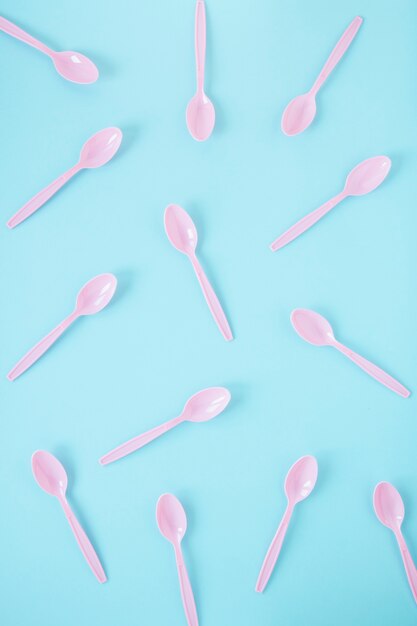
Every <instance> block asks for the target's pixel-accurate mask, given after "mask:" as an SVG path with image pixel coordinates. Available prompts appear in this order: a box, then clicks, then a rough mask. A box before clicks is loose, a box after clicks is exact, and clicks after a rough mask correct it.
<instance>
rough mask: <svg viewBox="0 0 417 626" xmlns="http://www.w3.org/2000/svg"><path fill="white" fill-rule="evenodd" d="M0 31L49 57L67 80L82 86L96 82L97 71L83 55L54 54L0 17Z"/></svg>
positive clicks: (73, 53) (74, 53) (71, 53)
mask: <svg viewBox="0 0 417 626" xmlns="http://www.w3.org/2000/svg"><path fill="white" fill-rule="evenodd" d="M0 30H3V31H4V32H5V33H7V34H8V35H11V36H12V37H15V38H16V39H20V41H23V42H24V43H27V44H28V45H29V46H32V47H33V48H36V49H37V50H40V51H41V52H43V53H44V54H46V55H47V56H49V57H50V58H51V59H52V61H53V64H54V65H55V69H56V70H57V72H58V73H59V74H61V76H63V77H64V78H66V79H67V80H70V81H72V82H73V83H83V84H87V83H94V82H95V81H96V80H97V78H98V69H97V68H96V66H95V65H94V63H93V62H92V61H90V59H88V58H87V57H86V56H84V55H83V54H80V53H79V52H72V51H68V52H55V51H54V50H51V48H48V46H45V44H43V43H42V42H41V41H39V40H38V39H35V38H34V37H32V36H31V35H29V34H28V33H26V32H25V31H24V30H22V29H21V28H19V27H18V26H16V25H15V24H13V23H12V22H9V20H6V19H5V18H4V17H0Z"/></svg>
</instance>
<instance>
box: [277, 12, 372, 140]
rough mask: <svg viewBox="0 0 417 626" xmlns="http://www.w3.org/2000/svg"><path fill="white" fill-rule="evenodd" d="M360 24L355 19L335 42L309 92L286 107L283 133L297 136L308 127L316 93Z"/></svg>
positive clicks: (360, 19) (359, 20)
mask: <svg viewBox="0 0 417 626" xmlns="http://www.w3.org/2000/svg"><path fill="white" fill-rule="evenodd" d="M362 22H363V20H362V18H361V17H359V16H357V17H355V19H354V20H353V21H352V22H351V23H350V24H349V26H348V27H347V29H346V30H345V32H344V33H343V35H342V37H341V38H340V39H339V41H338V42H337V44H336V46H335V48H334V49H333V51H332V53H331V55H330V56H329V58H328V60H327V61H326V63H325V65H324V67H323V69H322V71H321V72H320V74H319V77H318V78H317V80H316V82H315V83H314V85H313V86H312V88H311V89H310V91H308V92H307V93H304V94H302V95H301V96H297V97H296V98H294V99H293V100H291V102H290V103H289V104H288V105H287V107H286V109H285V111H284V113H283V115H282V120H281V128H282V132H283V133H285V134H286V135H298V133H302V132H303V130H305V129H306V128H308V126H310V124H311V122H312V121H313V119H314V117H315V115H316V95H317V92H318V90H319V89H320V87H321V86H322V85H323V83H324V81H325V80H326V78H327V77H328V76H329V74H330V73H331V72H332V71H333V70H334V68H335V67H336V65H337V64H338V63H339V61H340V59H341V58H342V57H343V55H344V54H345V52H346V50H347V49H348V48H349V46H350V44H351V43H352V41H353V39H354V37H355V35H356V33H357V32H358V30H359V28H360V26H361V24H362Z"/></svg>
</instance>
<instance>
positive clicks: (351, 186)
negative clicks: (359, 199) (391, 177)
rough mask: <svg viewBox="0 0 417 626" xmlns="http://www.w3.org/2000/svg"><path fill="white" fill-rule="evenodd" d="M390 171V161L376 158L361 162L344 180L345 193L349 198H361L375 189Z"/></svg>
mask: <svg viewBox="0 0 417 626" xmlns="http://www.w3.org/2000/svg"><path fill="white" fill-rule="evenodd" d="M390 169H391V159H389V158H388V157H387V156H376V157H372V158H371V159H366V161H362V163H359V165H357V166H356V167H354V168H353V170H352V171H351V172H350V174H349V176H348V177H347V179H346V185H345V191H346V192H347V193H348V194H349V195H350V196H362V195H363V194H365V193H369V192H370V191H373V190H374V189H376V188H377V187H378V186H379V185H380V184H381V183H382V182H383V181H384V180H385V178H386V176H387V175H388V172H389V171H390Z"/></svg>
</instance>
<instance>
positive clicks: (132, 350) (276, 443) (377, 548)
mask: <svg viewBox="0 0 417 626" xmlns="http://www.w3.org/2000/svg"><path fill="white" fill-rule="evenodd" d="M194 6H195V5H194V1H193V0H186V1H185V0H182V2H174V1H170V2H169V1H168V0H164V1H162V2H154V1H152V0H146V1H145V0H142V2H139V3H134V2H132V1H131V0H119V1H118V2H117V3H112V2H107V3H106V2H99V0H90V1H89V2H85V1H83V0H71V2H67V3H62V2H54V3H53V2H51V1H50V0H38V1H37V2H36V3H35V2H33V1H32V0H13V1H12V0H6V1H5V2H4V3H3V5H2V12H3V14H4V15H5V16H6V17H7V18H9V19H10V20H13V21H15V22H16V23H17V24H19V25H20V26H22V27H23V28H26V29H27V30H28V31H29V32H31V33H32V34H33V35H35V36H38V37H39V38H40V39H42V40H44V41H45V43H47V44H49V45H51V46H52V47H57V48H58V49H75V50H79V51H80V52H83V53H85V54H87V55H89V56H90V57H91V58H92V59H93V60H94V61H95V62H96V63H97V65H98V67H99V69H100V72H101V75H100V79H99V81H98V82H97V83H96V84H95V85H92V86H78V85H74V84H71V83H68V82H66V81H65V80H63V79H62V78H61V77H60V76H59V75H58V74H57V73H56V72H55V71H54V68H53V66H52V64H51V63H50V61H49V60H48V59H47V58H46V57H44V56H43V55H42V54H40V53H38V52H36V51H35V50H33V49H31V48H29V47H28V46H25V45H24V44H22V43H21V42H18V41H17V40H14V39H12V38H10V37H8V36H7V35H5V34H3V33H0V57H1V58H2V63H1V81H2V90H1V96H0V101H1V104H0V109H1V117H2V142H1V148H0V154H1V157H0V158H1V171H2V186H1V188H2V189H1V195H2V202H1V206H2V220H3V223H4V224H5V223H6V221H7V219H8V218H9V217H10V216H11V215H12V214H13V213H14V212H15V211H16V210H17V209H18V208H20V206H22V204H24V203H25V202H26V201H27V200H28V199H29V198H30V197H31V196H32V195H34V194H35V193H36V192H38V191H39V190H40V189H42V187H43V186H45V185H46V184H48V183H49V182H51V181H52V180H53V179H54V178H55V177H56V176H58V175H59V174H61V173H62V172H64V171H65V170H66V169H68V168H69V167H70V166H72V165H73V164H74V163H75V162H76V160H77V158H78V154H79V150H80V148H81V146H82V144H83V143H84V141H85V140H86V139H87V138H88V137H89V136H90V135H92V134H93V133H94V132H96V131H97V130H99V129H101V128H103V127H105V126H112V125H117V126H120V127H121V128H122V130H123V132H124V141H123V144H122V147H121V150H120V152H119V154H118V155H117V157H116V158H115V159H114V161H112V162H111V163H109V164H108V165H106V166H105V167H103V168H102V169H100V170H96V171H87V172H83V173H81V174H79V175H78V176H77V177H76V178H75V179H74V180H73V181H71V183H70V184H68V185H67V186H66V187H65V188H64V189H62V190H61V192H60V193H59V194H58V195H57V196H56V197H54V198H53V199H52V200H51V201H50V202H48V204H46V205H45V206H44V207H43V208H42V209H41V210H40V211H38V213H37V214H36V215H34V216H33V217H31V219H30V220H28V221H27V222H25V223H24V224H22V225H21V226H19V227H18V228H16V229H15V230H13V231H9V230H8V229H7V228H6V226H5V225H4V226H3V229H2V231H1V276H2V306H1V308H0V315H1V318H0V323H1V328H2V330H3V332H2V350H1V360H0V363H1V377H0V396H1V398H2V418H1V430H0V437H1V441H2V454H1V478H0V480H1V485H0V487H1V491H0V493H1V506H2V511H3V512H2V515H1V517H0V520H1V522H0V524H1V527H0V554H1V562H2V565H1V567H0V590H1V597H2V601H1V605H2V608H1V610H0V613H1V620H0V621H1V623H2V624H4V626H23V625H24V624H25V625H28V626H29V625H30V626H57V625H58V624H59V626H70V625H71V626H73V625H74V624H77V626H92V625H99V626H110V625H111V626H113V625H114V624H117V625H118V626H138V625H139V624H140V625H143V626H166V625H168V624H169V625H170V626H172V625H177V624H178V625H179V626H181V625H184V624H185V618H184V615H183V610H182V605H181V599H180V594H179V589H178V584H177V577H176V571H175V562H174V554H173V551H172V548H171V546H170V545H169V544H168V543H167V542H166V541H165V540H164V539H163V538H162V537H161V535H160V534H159V532H158V530H157V527H156V524H155V504H156V501H157V498H158V496H159V495H160V494H161V493H163V492H166V491H171V492H173V493H175V494H176V495H177V496H178V497H179V498H180V499H181V501H182V502H183V504H184V507H185V509H186V511H187V515H188V532H187V535H186V538H185V540H184V543H183V547H184V554H185V559H186V562H187V564H188V566H189V574H190V579H191V581H192V584H193V587H194V591H195V597H196V602H197V606H198V611H199V616H200V623H201V626H208V625H210V624H211V625H216V626H231V625H233V626H234V625H236V626H258V625H260V626H275V625H276V624H282V625H285V626H304V625H305V624H309V626H334V625H335V624H338V625H340V626H343V625H346V626H347V625H349V626H350V625H351V624H361V626H368V625H369V626H371V625H374V624H378V625H379V626H392V625H393V624H401V626H408V625H411V624H414V623H415V620H416V607H415V603H414V600H413V597H412V595H411V592H410V590H409V588H408V585H407V580H406V577H405V573H404V570H403V566H402V563H401V558H400V554H399V551H398V549H397V546H396V545H395V539H394V536H393V535H392V533H391V532H390V531H389V530H388V529H386V528H384V527H383V526H382V525H381V524H380V523H379V522H378V520H377V519H376V517H375V515H374V512H373V508H372V492H373V488H374V486H375V484H376V483H377V482H379V481H380V480H388V481H391V482H393V484H395V485H396V486H397V488H398V489H399V490H400V492H401V494H402V495H403V498H404V502H405V507H406V519H405V522H404V525H403V530H404V535H405V538H406V540H407V542H408V544H409V547H410V550H411V552H412V554H413V555H414V557H415V558H416V559H417V530H416V529H417V489H416V488H415V485H416V479H417V464H416V441H417V418H416V395H415V394H414V395H412V396H411V398H410V399H409V400H404V399H402V398H400V397H399V396H397V395H395V394H394V393H392V392H390V391H389V390H387V389H386V388H384V387H382V386H381V385H379V384H378V383H376V382H375V381H374V380H373V379H371V378H369V377H368V376H366V375H365V374H364V373H363V372H361V371H360V370H359V369H358V368H356V367H355V366H354V365H353V364H351V363H350V362H349V361H347V360H346V359H344V358H343V357H342V356H341V355H340V354H338V353H336V352H335V351H332V350H330V349H318V348H314V347H313V346H310V345H308V344H306V343H304V342H303V341H302V340H301V339H300V338H299V337H298V336H297V335H296V334H295V332H294V331H293V329H292V327H291V325H290V321H289V316H290V313H291V310H292V309H294V308H296V307H307V308H313V309H315V310H317V311H319V312H321V313H323V314H324V315H326V316H327V317H328V319H329V320H330V321H331V323H332V324H333V326H334V330H335V333H336V335H337V337H338V338H339V339H340V340H341V341H342V342H345V343H346V344H348V345H349V346H350V347H351V348H353V349H355V350H357V351H358V352H360V353H362V354H363V355H364V356H365V357H367V358H368V359H370V360H373V361H374V362H376V363H377V364H378V365H380V366H381V367H383V368H386V369H387V370H388V371H389V372H390V373H392V374H393V375H394V376H396V377H398V379H399V380H400V381H401V382H402V383H403V384H405V385H406V386H408V387H409V388H411V390H412V391H414V392H415V391H416V390H417V381H416V367H415V366H416V359H417V336H416V318H417V297H416V289H415V275H416V261H417V254H416V245H415V233H416V228H417V211H416V200H415V199H416V191H417V183H416V181H417V178H416V175H415V172H416V150H415V146H416V140H417V123H416V111H415V102H416V96H417V93H416V80H415V78H416V71H415V59H416V58H417V27H416V24H417V22H416V18H417V3H416V2H415V0H400V2H398V3H397V5H396V6H395V7H393V5H392V3H391V2H388V0H380V1H378V2H377V1H376V0H362V1H361V2H350V1H348V0H339V1H338V2H334V1H333V0H316V1H315V2H310V0H297V1H295V0H293V1H292V2H283V1H282V2H278V1H277V0H261V1H260V2H246V3H242V2H238V0H228V2H227V3H224V2H223V1H222V0H208V6H207V22H208V24H207V26H208V33H207V76H206V87H207V93H208V94H209V95H210V97H211V98H212V100H213V102H214V103H215V107H216V113H217V123H216V128H215V131H214V134H213V136H212V138H211V139H210V140H209V141H208V142H206V143H204V144H198V143H196V142H195V141H193V139H192V138H191V137H190V136H189V134H188V132H187V129H186V125H185V107H186V104H187V102H188V100H189V99H190V98H191V96H192V94H193V92H194V88H195V69H194V68H195V66H194ZM355 14H360V15H362V16H363V17H364V23H363V25H362V28H361V29H360V31H359V33H358V35H357V38H356V40H355V41H354V42H353V44H352V46H351V48H350V49H349V51H348V52H347V54H346V56H345V58H344V59H343V60H342V62H341V63H340V65H339V66H338V67H337V69H336V70H335V72H334V73H333V74H332V76H331V77H330V78H329V80H328V82H327V83H326V85H325V86H324V88H323V90H322V91H321V92H320V95H319V98H318V114H317V118H316V120H315V122H314V123H313V125H312V126H311V127H310V128H309V129H308V131H307V132H305V133H304V134H302V135H300V136H299V137H295V138H288V137H285V136H284V135H283V134H282V132H281V130H280V117H281V113H282V111H283V109H284V107H285V105H286V104H287V102H288V101H289V100H290V99H291V98H292V97H293V96H295V95H297V94H299V93H302V92H303V91H306V90H307V89H308V88H309V87H310V86H311V84H312V83H313V81H314V79H315V77H316V76H317V74H318V72H319V71H320V69H321V66H322V65H323V63H324V61H325V60H326V58H327V56H328V54H329V53H330V51H331V49H332V47H333V46H334V44H335V43H336V41H337V39H338V38H339V36H340V35H341V34H342V32H343V30H344V29H345V28H346V26H347V25H348V24H349V22H350V21H351V20H352V19H353V17H354V16H355ZM377 154H387V155H388V156H390V157H391V158H392V161H393V165H392V170H391V173H390V175H389V177H388V178H387V180H386V182H385V183H384V184H383V185H382V186H381V187H380V188H379V189H378V190H376V191H375V192H373V193H372V194H371V195H369V196H366V197H362V198H351V199H348V200H346V201H345V202H344V203H343V204H341V205H340V206H339V207H338V208H337V209H335V210H334V211H333V212H332V213H331V214H330V215H329V216H327V217H326V218H325V219H324V220H322V221H321V223H320V224H319V225H317V226H316V227H315V228H314V229H312V230H310V231H309V232H308V233H306V234H305V235H304V236H303V237H302V238H300V239H298V240H297V241H295V242H293V243H292V244H291V245H289V246H288V247H286V248H285V249H283V250H281V251H280V252H277V253H275V254H272V253H271V251H270V250H269V248H268V245H269V243H270V242H271V241H272V240H273V239H274V238H275V237H276V236H278V235H279V234H280V233H281V232H282V231H283V230H285V229H286V228H287V227H288V226H290V225H291V224H292V223H293V222H294V221H296V220H297V219H298V218H300V217H302V216H303V215H305V214H306V213H307V212H308V211H310V210H312V209H314V208H316V207H317V206H319V205H320V204H321V203H323V202H324V201H326V200H328V199H329V198H330V197H331V196H332V195H334V194H336V193H337V192H339V191H340V190H341V189H342V187H343V184H344V180H345V177H346V175H347V174H348V172H349V171H350V170H351V169H352V168H353V167H354V166H355V165H356V164H357V163H359V162H360V161H362V160H363V159H365V158H368V157H370V156H374V155H377ZM171 202H175V203H178V204H180V205H182V206H183V207H184V208H185V209H186V210H187V211H188V212H189V213H190V214H191V216H192V217H193V219H194V221H195V223H196V226H197V228H198V232H199V237H200V239H199V253H200V259H201V261H202V263H203V265H204V266H205V268H206V270H207V273H208V275H209V277H210V279H211V280H212V282H213V285H214V286H215V288H216V290H217V292H218V294H219V297H220V299H221V301H222V303H223V304H224V307H225V310H226V312H227V314H228V317H229V319H230V320H231V325H232V328H233V331H234V333H235V337H236V338H235V341H233V342H232V343H229V344H228V343H226V342H225V341H224V340H223V338H222V337H221V335H220V333H219V332H218V330H217V329H216V326H215V324H214V322H213V321H212V319H211V316H210V314H209V312H208V309H207V306H206V304H205V301H204V299H203V296H202V294H201V292H200V290H199V287H198V284H197V281H196V280H195V277H194V276H193V273H192V269H191V266H190V265H189V263H188V262H187V259H186V258H185V257H183V256H182V255H180V254H179V253H178V252H177V251H175V250H174V249H173V248H172V247H171V245H170V244H169V242H168V240H167V238H166V235H165V232H164V228H163V211H164V208H165V206H166V205H167V204H169V203H171ZM101 272H113V273H115V274H116V275H117V277H118V279H119V289H118V293H117V297H115V299H114V301H113V302H112V304H111V306H109V308H108V309H106V310H105V311H103V312H102V313H100V315H97V316H96V317H94V318H88V319H87V318H86V319H83V320H80V321H79V322H77V324H75V325H74V326H73V327H72V329H71V330H70V331H68V332H67V333H66V335H65V336H64V337H62V339H61V340H60V341H59V342H58V343H57V344H56V345H55V346H54V348H53V349H52V350H50V351H49V352H48V353H47V354H46V355H45V356H44V357H43V358H42V359H41V360H40V361H39V362H38V363H37V364H36V365H35V366H34V367H33V368H32V369H31V370H30V371H28V372H27V373H26V374H25V375H24V376H22V377H21V378H20V379H19V380H17V381H16V382H14V383H10V382H9V381H7V380H6V373H7V372H8V370H9V369H10V368H11V367H12V366H13V365H14V364H15V362H16V361H17V360H18V359H19V358H20V357H21V356H22V355H23V354H24V353H25V352H26V350H28V349H29V348H30V347H31V346H32V345H34V343H36V342H37V341H38V340H39V339H40V338H41V337H42V336H43V335H45V334H46V333H47V332H49V331H50V330H51V329H52V328H53V327H54V326H55V325H56V324H57V323H58V322H60V321H61V319H63V318H64V317H65V316H66V315H67V314H69V313H70V311H71V310H72V307H73V304H74V301H75V297H76V294H77V292H78V290H79V288H80V287H81V286H82V285H83V284H84V283H85V282H86V281H87V280H89V279H90V278H91V277H93V276H94V275H95V274H98V273H101ZM212 385H225V386H227V387H229V388H230V390H231V392H232V396H233V398H232V402H231V404H230V407H229V408H228V410H227V412H225V413H224V414H223V415H221V416H219V417H218V418H216V419H215V420H214V421H213V422H210V423H207V424H198V425H197V424H196V425H193V424H185V425H183V426H182V427H180V428H178V429H176V430H175V431H172V432H171V433H169V434H167V435H166V436H164V437H163V438H161V439H159V440H158V441H155V442H154V443H152V444H151V445H149V446H147V447H146V448H144V449H143V450H141V451H140V452H137V453H135V454H133V455H131V456H129V457H127V458H125V459H123V460H122V461H120V462H118V463H115V464H113V465H110V466H108V467H105V468H103V467H101V466H99V464H98V458H99V457H100V456H101V455H102V454H104V453H105V452H107V451H108V450H109V449H111V448H112V447H114V446H115V445H118V444H119V443H122V442H123V441H125V440H126V439H128V438H130V437H132V436H134V435H136V434H139V433H140V432H142V431H144V430H147V429H148V428H151V427H153V426H156V425H157V424H159V423H160V422H162V421H164V420H165V419H169V418H171V417H174V416H175V415H177V414H178V413H179V412H180V411H181V409H182V407H183V404H184V403H185V401H186V399H187V398H188V397H189V396H190V395H191V394H193V393H195V392H196V391H197V390H199V389H201V388H204V387H207V386H212ZM38 448H41V449H46V450H49V451H50V452H52V453H54V454H56V455H57V456H58V457H59V459H60V460H61V461H62V462H63V464H64V465H65V467H66V468H67V471H68V475H69V484H70V487H69V492H68V497H69V501H70V503H71V504H72V505H73V507H74V509H75V511H76V512H77V514H79V518H80V521H81V522H82V524H83V525H84V526H85V529H86V530H87V532H88V534H89V535H90V537H91V539H92V541H93V543H94V545H95V546H96V548H97V551H98V553H99V555H100V557H101V559H102V561H103V565H104V567H105V570H106V572H107V574H108V577H109V581H108V583H107V584H106V585H102V586H101V585H99V584H98V583H97V582H96V580H95V579H94V577H93V575H92V574H91V572H90V571H89V569H88V567H87V566H86V564H85V563H84V561H83V558H82V556H81V553H80V552H79V550H78V549H77V546H76V543H75V541H74V539H73V537H72V535H71V532H70V530H69V527H68V526H67V523H66V521H65V518H64V516H63V514H62V512H61V510H60V507H59V504H58V502H57V501H55V500H54V499H52V498H50V497H48V496H47V495H46V494H45V493H43V492H42V491H41V490H40V489H39V488H38V487H37V485H36V484H35V482H34V480H33V478H32V473H31V467H30V458H31V454H32V453H33V451H34V450H36V449H38ZM304 454H314V455H315V456H316V457H317V459H318V463H319V479H318V483H317V487H316V490H315V491H314V493H313V494H312V495H311V497H310V498H309V499H308V500H306V501H305V502H304V503H302V504H300V505H299V507H298V508H297V509H296V511H295V514H294V519H293V523H292V525H291V527H290V530H289V533H288V536H287V541H286V543H285V545H284V547H283V550H282V554H281V557H280V559H279V562H278V565H277V568H276V570H275V572H274V574H273V576H272V578H271V580H270V583H269V585H268V587H267V589H266V592H265V593H264V594H263V595H259V594H256V593H255V591H254V586H255V582H256V579H257V576H258V572H259V568H260V566H261V563H262V560H263V557H264V555H265V552H266V549H267V547H268V545H269V542H270V540H271V539H272V536H273V534H274V532H275V529H276V527H277V525H278V523H279V520H280V517H281V515H282V513H283V511H284V508H285V496H284V492H283V481H284V477H285V474H286V472H287V470H288V468H289V467H290V465H291V464H292V463H293V462H294V461H295V460H296V459H297V458H298V457H300V456H302V455H304Z"/></svg>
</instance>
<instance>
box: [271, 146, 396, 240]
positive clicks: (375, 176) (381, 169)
mask: <svg viewBox="0 0 417 626" xmlns="http://www.w3.org/2000/svg"><path fill="white" fill-rule="evenodd" d="M390 169H391V159H389V158H388V157H387V156H376V157H371V158H370V159H366V160H365V161H362V162H361V163H359V164H358V165H357V166H356V167H354V168H353V170H352V171H351V172H350V173H349V175H348V177H347V178H346V183H345V187H344V189H343V191H342V192H341V193H339V194H337V196H335V197H334V198H332V199H331V200H329V201H328V202H326V203H325V204H323V205H322V206H321V207H319V208H318V209H315V211H312V213H309V214H308V215H306V216H305V217H303V218H302V219H301V220H299V221H298V222H297V223H296V224H294V226H291V228H289V229H288V230H286V231H285V233H283V234H282V235H280V236H279V237H278V238H277V239H275V241H273V242H272V243H271V245H270V248H271V250H272V251H273V252H275V251H276V250H279V249H280V248H283V247H284V246H286V245H287V243H290V242H291V241H293V239H296V238H297V237H299V236H300V235H302V234H303V233H304V232H305V231H306V230H308V229H309V228H310V227H311V226H313V225H314V224H315V223H316V222H318V221H319V219H321V218H322V217H323V216H324V215H326V213H328V212H329V211H330V210H331V209H333V208H334V207H335V206H336V205H337V204H339V202H341V201H342V200H344V199H345V198H347V197H348V196H362V195H364V194H367V193H370V192H371V191H373V190H374V189H376V188H377V187H379V185H380V184H381V183H382V182H383V181H384V180H385V178H386V177H387V175H388V173H389V171H390Z"/></svg>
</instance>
